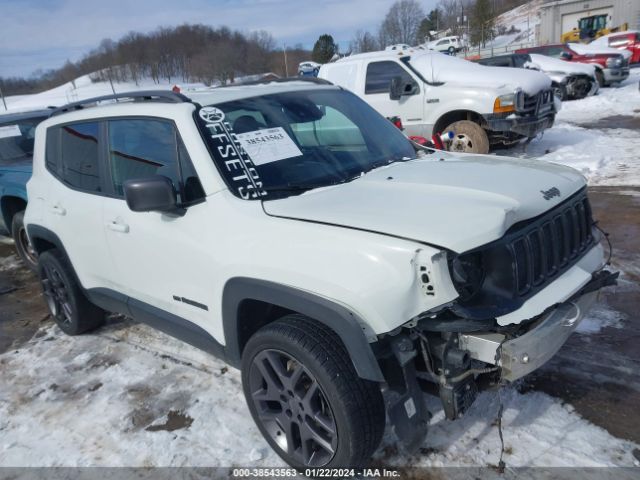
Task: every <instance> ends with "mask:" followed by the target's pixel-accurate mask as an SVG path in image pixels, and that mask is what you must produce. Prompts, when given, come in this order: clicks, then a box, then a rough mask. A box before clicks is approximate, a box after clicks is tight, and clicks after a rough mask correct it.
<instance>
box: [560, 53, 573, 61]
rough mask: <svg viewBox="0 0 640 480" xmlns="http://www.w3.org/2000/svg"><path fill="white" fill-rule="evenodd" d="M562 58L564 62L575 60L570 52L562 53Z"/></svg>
mask: <svg viewBox="0 0 640 480" xmlns="http://www.w3.org/2000/svg"><path fill="white" fill-rule="evenodd" d="M560 58H562V59H563V60H571V59H572V58H573V55H571V54H570V53H569V52H562V53H561V54H560Z"/></svg>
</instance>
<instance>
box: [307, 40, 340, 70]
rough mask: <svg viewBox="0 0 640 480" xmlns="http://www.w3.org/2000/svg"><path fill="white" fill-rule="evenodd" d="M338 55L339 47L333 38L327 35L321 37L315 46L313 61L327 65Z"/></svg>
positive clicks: (312, 55) (312, 54) (312, 53)
mask: <svg viewBox="0 0 640 480" xmlns="http://www.w3.org/2000/svg"><path fill="white" fill-rule="evenodd" d="M336 53H338V46H337V45H336V43H335V42H334V41H333V37H332V36H331V35H329V34H327V33H325V34H324V35H320V37H319V38H318V40H316V43H315V45H314V46H313V52H311V59H312V60H313V61H314V62H317V63H327V62H329V61H330V60H331V59H332V58H333V56H334V55H335V54H336Z"/></svg>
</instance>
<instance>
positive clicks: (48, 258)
mask: <svg viewBox="0 0 640 480" xmlns="http://www.w3.org/2000/svg"><path fill="white" fill-rule="evenodd" d="M38 274H39V275H40V281H41V282H42V289H43V292H44V296H45V300H46V302H47V306H48V307H49V311H50V313H51V316H52V317H53V319H54V321H55V322H56V324H57V325H58V327H60V330H62V331H63V332H64V333H66V334H67V335H79V334H81V333H85V332H88V331H89V330H93V329H95V328H97V327H99V326H100V325H102V324H103V323H104V320H105V311H104V310H102V309H101V308H99V307H97V306H95V305H94V304H92V303H91V302H90V301H89V300H88V299H87V297H85V296H84V294H83V293H82V290H81V289H80V286H79V285H78V283H77V281H76V277H75V274H74V273H73V270H72V269H71V267H70V266H69V264H68V262H67V260H66V259H65V257H64V256H63V255H62V253H61V252H60V251H59V250H56V249H53V250H47V251H46V252H43V253H42V255H40V258H39V259H38Z"/></svg>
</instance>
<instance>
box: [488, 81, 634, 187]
mask: <svg viewBox="0 0 640 480" xmlns="http://www.w3.org/2000/svg"><path fill="white" fill-rule="evenodd" d="M639 81H640V68H636V69H632V70H631V74H630V75H629V78H628V79H627V80H625V81H624V82H623V83H622V85H621V86H620V87H613V88H603V89H600V91H599V93H598V94H597V95H595V96H592V97H588V98H584V99H582V100H575V101H569V102H564V103H563V104H562V110H561V111H560V113H559V114H558V115H557V117H556V122H555V125H554V126H553V128H551V129H549V130H547V131H546V132H544V135H542V137H538V138H536V139H535V140H533V141H532V142H531V143H530V144H529V145H528V146H527V147H526V150H525V151H524V152H523V147H522V146H516V147H514V148H511V149H508V150H502V151H498V152H497V153H498V154H499V155H508V156H515V157H521V158H537V159H540V160H546V161H550V162H555V163H561V164H564V165H568V166H570V167H573V168H576V169H578V170H580V171H581V172H582V173H583V174H584V175H585V176H586V177H587V179H588V181H589V184H590V185H640V155H638V152H640V92H639V91H638V82H639Z"/></svg>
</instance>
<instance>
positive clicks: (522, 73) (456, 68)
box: [411, 53, 551, 95]
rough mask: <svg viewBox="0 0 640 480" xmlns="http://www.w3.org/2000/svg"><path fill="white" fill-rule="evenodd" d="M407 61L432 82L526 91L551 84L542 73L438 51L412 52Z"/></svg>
mask: <svg viewBox="0 0 640 480" xmlns="http://www.w3.org/2000/svg"><path fill="white" fill-rule="evenodd" d="M411 65H412V66H413V67H414V68H415V69H416V70H418V71H419V72H420V73H421V74H422V75H423V76H424V77H425V78H426V79H427V80H428V81H429V82H432V83H446V84H447V85H459V86H462V87H464V88H481V89H490V90H491V91H495V90H497V89H508V90H511V91H514V90H516V89H517V88H520V89H522V90H523V91H524V92H526V93H527V94H529V95H535V94H536V93H538V92H539V91H540V90H544V89H547V88H550V87H551V79H549V77H547V76H546V75H545V74H544V73H540V72H536V71H533V70H525V69H516V68H509V67H488V66H486V65H480V64H479V63H473V62H469V61H468V60H463V59H461V58H456V57H452V56H449V55H444V54H441V53H425V54H422V55H416V56H412V57H411Z"/></svg>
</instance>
